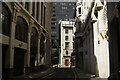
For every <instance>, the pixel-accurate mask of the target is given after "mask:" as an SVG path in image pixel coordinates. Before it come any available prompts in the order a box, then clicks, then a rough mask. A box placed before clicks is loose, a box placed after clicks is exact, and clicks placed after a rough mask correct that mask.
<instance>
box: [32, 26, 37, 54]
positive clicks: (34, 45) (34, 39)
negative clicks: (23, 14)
mask: <svg viewBox="0 0 120 80" xmlns="http://www.w3.org/2000/svg"><path fill="white" fill-rule="evenodd" d="M37 44H38V32H37V30H36V29H35V28H32V32H31V53H32V54H36V53H37Z"/></svg>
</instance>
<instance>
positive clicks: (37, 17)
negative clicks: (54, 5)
mask: <svg viewBox="0 0 120 80" xmlns="http://www.w3.org/2000/svg"><path fill="white" fill-rule="evenodd" d="M39 10H40V8H39V2H37V12H36V19H37V20H39Z"/></svg>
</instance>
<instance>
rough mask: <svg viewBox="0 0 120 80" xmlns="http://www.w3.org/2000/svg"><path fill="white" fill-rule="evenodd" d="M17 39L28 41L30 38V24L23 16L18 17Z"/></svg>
mask: <svg viewBox="0 0 120 80" xmlns="http://www.w3.org/2000/svg"><path fill="white" fill-rule="evenodd" d="M15 39H18V40H20V41H23V42H26V43H27V40H28V25H27V22H26V21H25V20H24V19H23V18H22V17H20V16H19V17H17V23H16V32H15Z"/></svg>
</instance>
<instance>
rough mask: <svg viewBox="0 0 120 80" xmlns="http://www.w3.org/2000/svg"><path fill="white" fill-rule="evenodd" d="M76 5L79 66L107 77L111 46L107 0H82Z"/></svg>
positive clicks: (76, 42)
mask: <svg viewBox="0 0 120 80" xmlns="http://www.w3.org/2000/svg"><path fill="white" fill-rule="evenodd" d="M76 5H77V7H76V10H77V12H76V35H75V37H76V38H75V44H76V53H77V55H76V59H77V67H79V68H81V69H84V70H85V71H87V72H89V73H91V74H95V75H96V76H99V77H100V78H107V77H108V76H109V46H108V41H107V40H108V36H107V31H108V25H107V24H108V22H107V15H106V11H107V7H106V1H105V0H104V2H101V1H100V0H96V1H94V2H93V1H91V0H89V1H87V2H86V1H85V0H82V1H81V0H80V1H78V2H77V4H76ZM82 65H83V66H82Z"/></svg>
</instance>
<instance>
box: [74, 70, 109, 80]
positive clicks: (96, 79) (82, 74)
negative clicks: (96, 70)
mask: <svg viewBox="0 0 120 80" xmlns="http://www.w3.org/2000/svg"><path fill="white" fill-rule="evenodd" d="M75 72H76V73H77V76H78V78H79V79H81V78H82V79H90V80H108V79H107V78H100V77H95V76H94V75H91V74H89V73H87V72H84V71H82V70H80V69H75Z"/></svg>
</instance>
